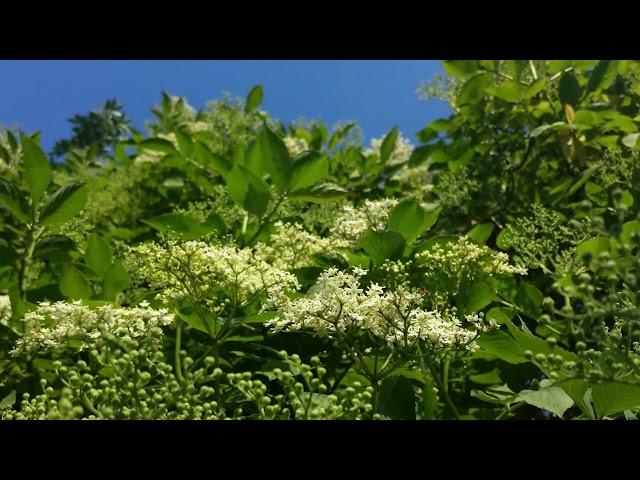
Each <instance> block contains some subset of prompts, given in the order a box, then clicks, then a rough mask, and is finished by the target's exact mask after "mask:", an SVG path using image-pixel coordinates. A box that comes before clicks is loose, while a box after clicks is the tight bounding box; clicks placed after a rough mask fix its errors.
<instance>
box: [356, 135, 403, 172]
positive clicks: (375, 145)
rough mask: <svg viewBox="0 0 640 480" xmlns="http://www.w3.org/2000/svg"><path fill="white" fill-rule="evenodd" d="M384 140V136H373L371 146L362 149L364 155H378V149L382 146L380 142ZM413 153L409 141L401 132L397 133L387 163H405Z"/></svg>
mask: <svg viewBox="0 0 640 480" xmlns="http://www.w3.org/2000/svg"><path fill="white" fill-rule="evenodd" d="M383 141H384V137H381V138H373V139H372V140H371V148H367V149H365V150H364V151H363V153H364V154H365V155H367V156H368V155H374V154H375V155H380V149H381V148H382V142H383ZM412 153H413V145H412V144H411V142H410V141H409V140H408V139H407V138H404V137H403V136H402V134H401V133H400V134H398V138H397V140H396V145H395V148H394V149H393V152H392V153H391V156H390V157H389V160H388V161H387V165H399V164H401V163H405V162H407V161H408V160H409V158H410V157H411V154H412Z"/></svg>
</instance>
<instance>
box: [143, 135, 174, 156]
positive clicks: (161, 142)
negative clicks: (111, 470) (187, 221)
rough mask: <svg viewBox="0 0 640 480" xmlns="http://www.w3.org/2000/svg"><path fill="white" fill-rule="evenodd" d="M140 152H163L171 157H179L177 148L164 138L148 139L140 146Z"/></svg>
mask: <svg viewBox="0 0 640 480" xmlns="http://www.w3.org/2000/svg"><path fill="white" fill-rule="evenodd" d="M138 147H139V148H140V150H153V151H154V152H162V153H166V154H170V155H178V154H179V152H178V150H176V147H175V146H174V145H173V143H171V142H170V141H169V140H165V139H164V138H147V139H146V140H143V141H141V142H140V143H139V144H138Z"/></svg>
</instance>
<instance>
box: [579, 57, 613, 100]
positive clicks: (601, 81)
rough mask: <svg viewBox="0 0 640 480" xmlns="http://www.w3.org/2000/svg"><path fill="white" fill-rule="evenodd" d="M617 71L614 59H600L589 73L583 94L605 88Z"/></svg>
mask: <svg viewBox="0 0 640 480" xmlns="http://www.w3.org/2000/svg"><path fill="white" fill-rule="evenodd" d="M617 72H618V65H617V62H616V61H612V60H600V61H599V62H598V63H597V64H596V66H595V67H594V68H593V70H592V71H591V75H589V81H588V82H587V90H586V92H585V95H588V94H589V93H591V92H596V91H598V90H601V89H603V88H607V87H608V86H609V85H611V82H613V80H614V79H615V76H616V74H617Z"/></svg>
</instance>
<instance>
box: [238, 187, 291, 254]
mask: <svg viewBox="0 0 640 480" xmlns="http://www.w3.org/2000/svg"><path fill="white" fill-rule="evenodd" d="M284 199H285V195H281V196H280V198H278V201H277V202H276V204H275V206H274V207H273V210H271V212H269V214H268V215H267V216H266V217H264V220H262V223H261V224H260V226H259V227H258V230H256V232H255V233H254V234H253V235H252V236H251V238H250V239H249V240H248V241H247V245H251V244H252V243H253V242H254V241H255V240H256V238H258V236H259V235H260V234H261V233H262V231H263V230H264V228H265V227H266V226H267V225H268V224H269V221H270V220H271V217H273V215H274V214H275V213H276V211H277V210H278V208H279V207H280V205H281V204H282V202H283V201H284Z"/></svg>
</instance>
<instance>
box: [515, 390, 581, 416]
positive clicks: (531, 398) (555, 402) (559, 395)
mask: <svg viewBox="0 0 640 480" xmlns="http://www.w3.org/2000/svg"><path fill="white" fill-rule="evenodd" d="M518 398H519V399H520V400H523V401H525V402H526V403H528V404H529V405H533V406H534V407H538V408H540V409H543V410H548V411H550V412H551V413H553V414H555V415H557V416H558V417H561V416H562V415H563V414H564V412H566V411H567V410H568V409H569V408H571V407H572V406H573V400H572V399H571V397H570V396H569V395H567V394H566V393H565V392H564V390H562V389H561V388H560V387H546V388H541V389H539V390H522V391H521V392H520V393H518Z"/></svg>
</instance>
